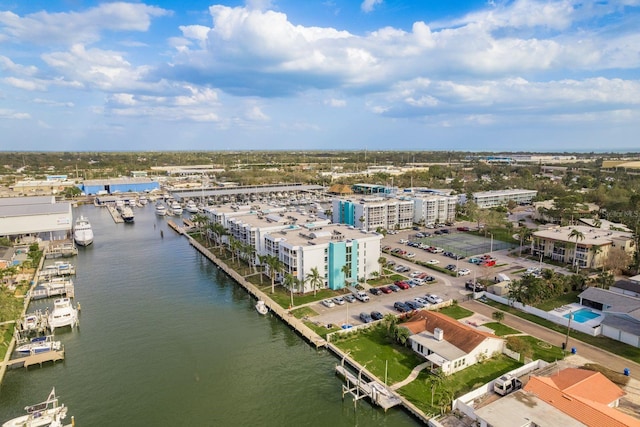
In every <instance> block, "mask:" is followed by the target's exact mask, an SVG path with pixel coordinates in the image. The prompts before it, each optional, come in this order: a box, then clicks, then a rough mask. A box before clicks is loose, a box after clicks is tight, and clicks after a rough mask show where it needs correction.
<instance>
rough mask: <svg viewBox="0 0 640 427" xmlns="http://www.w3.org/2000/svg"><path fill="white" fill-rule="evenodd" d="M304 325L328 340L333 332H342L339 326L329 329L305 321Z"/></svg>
mask: <svg viewBox="0 0 640 427" xmlns="http://www.w3.org/2000/svg"><path fill="white" fill-rule="evenodd" d="M304 324H305V325H307V326H308V327H309V328H311V329H312V330H313V331H314V332H315V333H316V334H318V335H320V336H321V337H322V338H324V339H327V334H330V333H331V332H335V331H339V330H340V327H339V326H333V327H332V328H329V329H327V328H326V327H325V325H318V324H316V323H313V322H309V321H305V322H304Z"/></svg>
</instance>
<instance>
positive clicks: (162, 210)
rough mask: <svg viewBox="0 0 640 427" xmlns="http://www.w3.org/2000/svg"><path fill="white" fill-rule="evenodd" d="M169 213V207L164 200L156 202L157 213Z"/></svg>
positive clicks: (163, 214) (160, 214) (159, 214)
mask: <svg viewBox="0 0 640 427" xmlns="http://www.w3.org/2000/svg"><path fill="white" fill-rule="evenodd" d="M166 214H167V207H166V206H165V205H164V203H162V202H158V203H156V215H158V216H165V215H166Z"/></svg>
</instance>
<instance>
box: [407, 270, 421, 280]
mask: <svg viewBox="0 0 640 427" xmlns="http://www.w3.org/2000/svg"><path fill="white" fill-rule="evenodd" d="M421 274H422V271H417V270H416V271H414V272H413V273H411V274H410V275H409V276H411V277H412V278H413V279H415V278H416V277H418V276H419V275H421Z"/></svg>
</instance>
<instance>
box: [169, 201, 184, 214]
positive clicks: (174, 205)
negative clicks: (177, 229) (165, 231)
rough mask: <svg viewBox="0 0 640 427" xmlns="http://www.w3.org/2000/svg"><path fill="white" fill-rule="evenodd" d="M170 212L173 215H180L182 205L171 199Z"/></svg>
mask: <svg viewBox="0 0 640 427" xmlns="http://www.w3.org/2000/svg"><path fill="white" fill-rule="evenodd" d="M170 209H171V213H172V214H173V215H175V216H180V215H182V206H180V203H178V202H176V201H173V202H172V203H171V207H170Z"/></svg>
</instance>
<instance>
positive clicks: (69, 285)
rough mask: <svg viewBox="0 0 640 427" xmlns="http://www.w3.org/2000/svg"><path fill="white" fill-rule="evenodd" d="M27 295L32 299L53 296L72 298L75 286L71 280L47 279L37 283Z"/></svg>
mask: <svg viewBox="0 0 640 427" xmlns="http://www.w3.org/2000/svg"><path fill="white" fill-rule="evenodd" d="M29 296H30V297H31V299H32V300H37V299H43V298H51V297H55V296H66V297H69V298H73V297H74V296H75V288H74V286H73V281H72V280H64V281H53V280H51V281H48V282H43V283H39V284H38V285H37V286H35V287H34V288H33V289H32V290H31V291H29Z"/></svg>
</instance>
